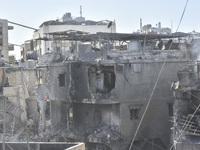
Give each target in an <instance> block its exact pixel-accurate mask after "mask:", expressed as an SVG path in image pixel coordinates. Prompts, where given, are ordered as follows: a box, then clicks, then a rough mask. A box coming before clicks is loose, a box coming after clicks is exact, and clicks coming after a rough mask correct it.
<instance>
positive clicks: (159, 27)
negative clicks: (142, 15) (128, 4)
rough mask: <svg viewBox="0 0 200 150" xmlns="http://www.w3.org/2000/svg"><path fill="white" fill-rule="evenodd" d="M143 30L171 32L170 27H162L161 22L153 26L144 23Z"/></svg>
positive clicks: (155, 32) (160, 32) (161, 32)
mask: <svg viewBox="0 0 200 150" xmlns="http://www.w3.org/2000/svg"><path fill="white" fill-rule="evenodd" d="M142 30H143V32H145V33H147V34H171V32H172V30H171V29H170V28H162V27H161V23H160V22H159V23H158V27H152V25H151V24H147V25H144V26H143V27H142Z"/></svg>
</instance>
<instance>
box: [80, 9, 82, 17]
mask: <svg viewBox="0 0 200 150" xmlns="http://www.w3.org/2000/svg"><path fill="white" fill-rule="evenodd" d="M80 17H82V6H80Z"/></svg>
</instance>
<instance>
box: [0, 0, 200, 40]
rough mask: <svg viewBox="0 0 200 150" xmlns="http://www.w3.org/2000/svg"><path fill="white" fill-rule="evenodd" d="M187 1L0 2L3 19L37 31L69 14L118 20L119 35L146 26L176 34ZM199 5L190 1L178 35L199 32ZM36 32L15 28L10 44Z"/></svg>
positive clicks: (55, 0) (195, 1)
mask: <svg viewBox="0 0 200 150" xmlns="http://www.w3.org/2000/svg"><path fill="white" fill-rule="evenodd" d="M185 3H186V0H165V1H164V0H123V1H118V0H109V1H108V0H74V1H72V0H34V1H33V0H17V1H16V0H6V1H2V2H1V9H0V18H2V19H7V20H9V21H13V22H17V23H20V24H24V25H27V26H31V27H34V28H38V27H39V25H40V24H42V22H44V21H47V20H54V19H57V18H61V17H62V15H63V14H64V13H66V12H71V13H72V16H74V17H77V16H80V5H82V10H83V16H84V17H85V18H86V19H87V20H95V21H99V20H104V19H108V20H115V21H116V25H117V32H123V33H131V32H133V31H137V29H139V26H140V18H142V20H143V24H152V25H153V26H156V24H157V23H158V22H161V24H162V27H171V21H173V30H174V31H175V30H176V28H177V25H178V22H179V20H180V17H181V14H182V12H183V8H184V6H185ZM199 6H200V1H199V0H190V1H189V3H188V6H187V9H186V12H185V16H184V18H183V21H182V23H181V26H180V28H179V31H183V32H191V31H193V30H195V31H200V19H199V18H198V14H200V9H199ZM32 35H33V31H32V30H29V29H26V28H22V27H19V26H14V30H12V31H9V43H15V44H22V43H23V42H24V41H25V40H29V39H31V38H32Z"/></svg>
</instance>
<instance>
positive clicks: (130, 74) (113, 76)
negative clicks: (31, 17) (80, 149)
mask: <svg viewBox="0 0 200 150" xmlns="http://www.w3.org/2000/svg"><path fill="white" fill-rule="evenodd" d="M49 36H51V37H54V39H53V40H56V41H62V40H64V41H69V43H70V48H69V51H68V53H67V54H66V55H64V56H63V55H62V52H60V51H55V52H52V53H47V54H45V55H42V56H40V58H39V61H38V66H37V70H38V71H39V77H40V79H39V80H40V81H39V83H40V84H39V86H38V102H39V106H40V108H41V113H42V114H41V115H40V117H41V119H40V121H41V125H42V128H43V130H44V132H45V131H47V130H48V132H50V133H51V134H53V133H55V134H56V133H58V132H59V131H60V130H63V131H62V135H60V136H62V137H63V138H64V139H68V140H72V141H73V140H79V141H83V142H85V143H86V145H87V146H88V147H90V148H91V149H92V148H94V149H95V148H99V149H126V148H128V146H129V145H130V143H131V140H132V138H133V136H134V133H135V131H136V128H137V126H138V124H139V122H140V119H141V116H142V114H143V113H144V110H145V107H146V105H147V102H148V100H149V98H150V97H151V94H152V89H153V87H154V85H155V82H156V79H157V77H158V75H159V71H160V70H161V68H162V65H163V63H164V67H163V68H162V69H163V71H162V73H161V75H160V79H159V81H158V83H157V86H156V88H155V91H154V94H153V95H152V101H151V104H150V106H149V108H148V110H147V113H146V116H145V118H144V120H143V122H142V124H141V127H140V129H139V133H138V135H137V137H136V140H135V142H134V144H133V147H132V149H144V150H145V149H148V148H149V147H154V148H153V149H155V150H157V149H167V148H168V146H169V145H170V133H171V132H170V131H171V130H170V128H171V125H172V124H171V122H170V120H171V117H172V115H173V109H172V107H173V94H172V91H171V90H170V88H169V87H170V85H171V83H172V82H174V81H176V80H177V76H176V72H177V71H179V70H180V69H181V68H182V67H183V66H185V65H186V64H187V63H188V62H189V60H190V57H191V56H190V52H189V51H188V45H187V44H186V43H184V42H181V41H180V40H173V41H172V40H170V39H171V38H174V36H169V35H146V34H144V35H143V34H139V35H138V34H118V33H97V34H90V35H87V34H84V33H80V32H77V33H76V34H73V35H72V34H69V33H66V32H63V33H61V32H54V33H50V35H49ZM178 38H179V37H178V36H177V37H176V39H178ZM160 39H162V40H163V39H165V40H163V47H162V48H159V47H157V45H156V43H157V41H159V40H160ZM38 40H42V39H41V38H39V39H38ZM44 40H48V39H46V38H44ZM169 44H170V45H169ZM169 70H170V72H169Z"/></svg>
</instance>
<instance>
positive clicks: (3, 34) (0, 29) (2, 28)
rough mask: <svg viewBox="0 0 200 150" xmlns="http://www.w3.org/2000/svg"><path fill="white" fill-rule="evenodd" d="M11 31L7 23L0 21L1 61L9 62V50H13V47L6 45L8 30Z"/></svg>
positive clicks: (3, 20)
mask: <svg viewBox="0 0 200 150" xmlns="http://www.w3.org/2000/svg"><path fill="white" fill-rule="evenodd" d="M11 29H13V27H12V26H8V21H7V20H5V19H0V53H1V55H0V56H1V59H2V60H5V61H9V50H14V47H13V46H9V45H8V30H11Z"/></svg>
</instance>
